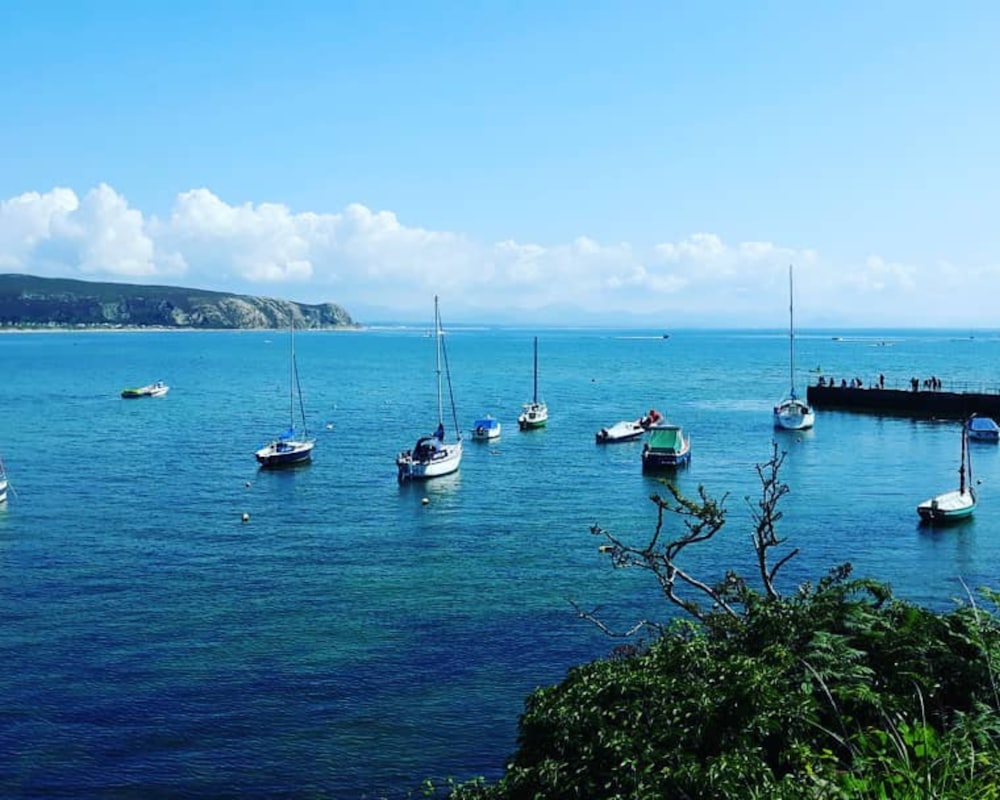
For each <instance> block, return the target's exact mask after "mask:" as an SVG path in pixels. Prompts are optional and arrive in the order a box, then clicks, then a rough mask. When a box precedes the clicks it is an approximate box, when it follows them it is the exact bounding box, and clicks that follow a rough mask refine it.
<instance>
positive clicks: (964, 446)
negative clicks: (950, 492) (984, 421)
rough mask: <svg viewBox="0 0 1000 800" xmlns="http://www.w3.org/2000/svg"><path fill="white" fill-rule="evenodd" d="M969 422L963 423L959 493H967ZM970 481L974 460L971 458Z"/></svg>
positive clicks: (970, 479)
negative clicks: (966, 463) (966, 470)
mask: <svg viewBox="0 0 1000 800" xmlns="http://www.w3.org/2000/svg"><path fill="white" fill-rule="evenodd" d="M967 424H968V423H967V422H963V423H962V460H961V462H960V463H959V466H958V493H959V494H965V461H966V459H967V458H968V445H967V444H966V441H967V438H968V430H967V428H966V425H967ZM969 481H970V482H971V481H972V460H971V459H970V460H969Z"/></svg>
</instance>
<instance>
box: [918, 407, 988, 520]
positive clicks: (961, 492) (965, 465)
mask: <svg viewBox="0 0 1000 800" xmlns="http://www.w3.org/2000/svg"><path fill="white" fill-rule="evenodd" d="M966 469H968V480H966ZM977 503H978V501H977V500H976V491H975V489H973V488H972V456H971V453H970V452H969V426H968V424H965V425H963V426H962V457H961V459H960V460H959V462H958V489H956V490H954V491H951V492H945V493H944V494H939V495H937V497H931V498H929V499H927V500H924V501H923V502H922V503H918V504H917V513H918V514H919V515H920V518H921V519H922V520H925V521H927V522H950V521H952V520H956V519H965V518H966V517H968V516H970V515H971V514H972V512H973V511H975V510H976V505H977Z"/></svg>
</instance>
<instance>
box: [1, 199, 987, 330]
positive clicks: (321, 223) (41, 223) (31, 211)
mask: <svg viewBox="0 0 1000 800" xmlns="http://www.w3.org/2000/svg"><path fill="white" fill-rule="evenodd" d="M788 264H794V265H795V270H796V273H795V274H796V281H795V282H796V317H797V321H798V322H799V323H800V324H802V325H803V326H808V325H816V326H829V325H833V326H837V325H844V326H857V325H870V326H888V325H907V326H933V325H941V326H947V325H953V326H975V325H979V326H989V325H991V324H993V323H992V316H991V314H990V310H989V308H988V305H987V304H986V303H985V302H984V304H983V307H982V313H981V314H977V313H976V312H975V311H974V306H972V305H969V304H967V303H963V305H961V306H955V305H953V304H943V303H941V302H940V300H941V289H942V286H943V283H945V284H949V285H954V287H955V288H958V287H960V286H961V285H962V284H963V283H966V282H968V281H969V280H976V281H978V282H979V283H978V285H979V287H980V289H979V290H978V291H979V292H981V293H982V295H983V296H986V295H987V294H991V293H992V292H993V291H995V290H996V289H998V288H1000V269H998V268H997V267H992V268H983V267H980V268H977V269H975V270H972V269H970V268H968V267H966V268H964V269H960V268H959V267H957V266H956V265H953V264H929V265H907V264H900V263H896V262H893V261H892V260H890V259H887V258H884V257H882V256H879V255H875V254H870V255H867V256H864V257H862V258H860V259H859V261H858V262H857V263H851V264H837V263H829V262H827V261H824V259H823V258H822V257H821V255H820V254H819V253H818V252H817V251H815V250H813V249H808V248H801V247H790V246H785V245H781V244H778V243H773V242H766V241H749V242H739V243H729V242H726V241H725V240H724V239H723V238H722V237H721V236H719V235H717V234H714V233H702V232H696V233H692V234H691V235H689V236H687V237H686V238H684V239H682V240H680V241H674V242H661V243H658V244H655V245H653V246H651V247H644V248H643V247H637V246H633V245H632V244H629V243H627V242H621V243H614V244H606V243H602V242H598V241H595V240H594V239H593V238H590V237H587V236H580V237H578V238H576V239H574V240H573V241H571V242H565V243H556V244H537V243H528V242H518V241H514V240H508V241H501V242H493V243H484V242H476V241H472V240H470V239H469V238H468V237H467V236H464V235H462V234H461V233H456V232H451V231H434V230H427V229H425V228H421V227H417V226H411V225H404V224H403V223H401V222H400V221H399V219H398V218H397V217H396V215H395V214H394V213H392V212H391V211H373V210H371V209H369V208H367V207H366V206H364V205H360V204H351V205H349V206H347V207H346V208H344V209H343V210H341V211H338V212H336V213H315V212H295V211H292V210H291V209H289V208H288V207H286V206H284V205H280V204H275V203H258V204H252V203H246V204H243V205H230V204H229V203H227V202H225V201H224V200H222V199H221V198H219V197H217V196H216V195H215V194H213V193H212V192H211V191H209V190H208V189H193V190H191V191H187V192H183V193H181V194H179V195H178V196H177V197H176V198H175V200H174V203H173V207H172V209H171V211H170V213H169V214H168V215H166V216H165V217H162V218H161V217H158V216H155V215H146V214H144V213H143V212H142V211H141V210H139V209H136V208H132V207H131V206H130V205H129V203H128V201H127V199H126V198H125V197H124V196H123V195H121V194H120V193H118V192H117V191H115V190H114V189H113V188H112V187H110V186H108V185H106V184H101V185H99V186H97V187H96V188H93V189H91V190H90V191H88V192H87V193H86V194H84V195H83V196H82V197H80V196H78V195H77V194H76V192H74V191H73V190H72V189H66V188H55V189H52V190H50V191H48V192H45V193H39V192H28V193H25V194H22V195H19V196H16V197H12V198H10V199H8V200H3V201H0V271H3V272H26V273H30V274H35V275H42V276H48V277H76V278H82V279H86V280H108V281H124V282H132V283H164V284H172V285H184V286H192V287H197V288H206V289H219V290H222V291H233V292H242V293H250V294H261V295H269V296H274V297H284V298H288V299H294V300H299V301H302V302H311V303H319V302H327V301H329V302H336V303H339V304H341V305H343V306H344V307H346V308H347V309H348V310H349V311H350V312H351V313H352V314H354V315H355V316H356V317H358V318H359V319H360V320H361V321H363V322H364V321H370V320H369V319H366V317H368V316H369V315H371V314H377V315H378V316H379V318H380V319H382V320H389V319H398V320H420V319H425V318H426V317H427V316H428V313H429V312H428V308H429V307H430V304H431V298H432V297H433V295H435V294H438V295H440V296H441V298H442V302H444V303H445V304H446V307H447V309H448V313H447V317H448V318H449V319H451V320H452V321H456V322H457V321H461V320H466V321H469V320H476V321H482V322H491V321H494V322H503V321H508V320H512V319H516V320H518V321H521V322H527V321H532V322H536V323H538V324H545V323H564V322H567V321H570V320H572V321H574V322H576V323H578V324H588V323H593V324H620V325H629V324H657V325H663V326H671V327H676V326H679V325H685V324H691V325H709V326H725V327H739V326H765V327H781V326H782V325H784V324H785V319H786V315H787V302H788V294H787V292H788V288H787V269H788Z"/></svg>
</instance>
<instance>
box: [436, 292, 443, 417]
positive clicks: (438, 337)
mask: <svg viewBox="0 0 1000 800" xmlns="http://www.w3.org/2000/svg"><path fill="white" fill-rule="evenodd" d="M434 344H435V347H436V353H437V384H438V425H439V426H440V425H443V424H444V408H443V406H442V404H441V315H440V313H439V312H438V297H437V295H434Z"/></svg>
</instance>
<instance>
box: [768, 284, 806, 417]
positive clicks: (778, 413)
mask: <svg viewBox="0 0 1000 800" xmlns="http://www.w3.org/2000/svg"><path fill="white" fill-rule="evenodd" d="M794 300H795V293H794V290H793V288H792V265H791V264H789V265H788V377H789V383H790V384H791V388H790V389H789V391H788V394H786V395H785V396H784V397H782V398H781V400H780V401H779V402H778V404H777V405H776V406H775V407H774V427H775V428H781V429H784V430H789V431H804V430H806V429H808V428H811V427H812V426H813V425H814V424H815V422H816V412H814V411H813V410H812V408H811V407H810V406H809V404H808V403H807V402H806V401H805V400H803V399H802V398H800V397H799V396H798V395H797V394H796V392H795V315H794V311H793V309H794Z"/></svg>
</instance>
